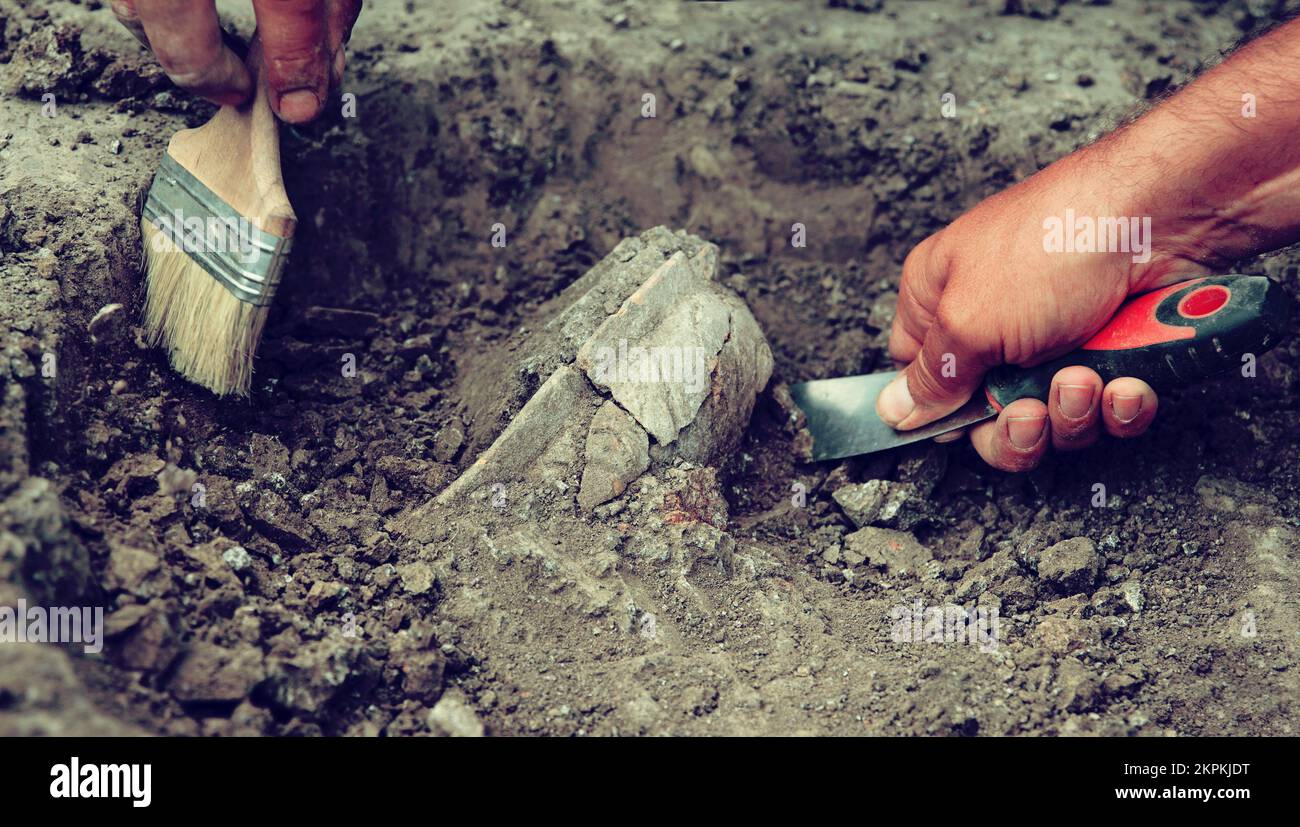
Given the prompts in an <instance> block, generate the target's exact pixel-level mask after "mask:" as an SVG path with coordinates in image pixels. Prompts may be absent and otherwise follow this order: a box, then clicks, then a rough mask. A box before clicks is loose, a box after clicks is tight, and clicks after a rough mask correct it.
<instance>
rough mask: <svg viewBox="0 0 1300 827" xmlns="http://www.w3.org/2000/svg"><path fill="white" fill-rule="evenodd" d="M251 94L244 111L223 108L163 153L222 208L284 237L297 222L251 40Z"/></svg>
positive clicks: (258, 48) (256, 43) (258, 47)
mask: <svg viewBox="0 0 1300 827" xmlns="http://www.w3.org/2000/svg"><path fill="white" fill-rule="evenodd" d="M246 65H247V66H248V71H249V74H250V75H252V78H253V87H254V89H255V90H256V92H255V94H254V95H253V97H252V100H250V101H249V102H248V103H245V104H244V105H243V106H240V107H234V106H223V107H221V109H220V111H218V112H217V114H216V115H214V116H212V120H210V121H208V122H207V123H205V124H204V125H203V126H200V127H198V128H197V129H184V130H181V131H180V132H177V133H176V134H175V135H174V136H172V139H171V143H169V144H168V145H167V152H168V154H169V155H171V156H172V157H173V158H175V159H176V161H177V162H179V163H180V165H181V166H183V167H185V168H186V169H187V170H189V171H190V172H191V173H192V174H193V175H194V176H195V177H196V178H198V179H199V180H200V181H202V182H203V183H204V184H205V185H207V187H208V188H209V189H211V190H212V191H213V192H215V193H216V194H217V195H219V196H221V198H222V199H224V200H225V202H226V203H227V204H229V205H230V206H231V207H233V208H234V209H235V210H237V211H238V212H239V214H240V215H243V216H246V217H247V218H248V219H249V220H251V221H252V222H253V223H254V224H256V225H257V226H258V227H259V228H260V229H262V230H263V231H265V232H268V233H271V234H273V235H278V236H280V237H281V238H289V237H291V236H292V235H293V231H294V228H295V227H296V226H297V223H298V219H297V217H296V216H295V215H294V212H293V207H292V206H291V205H290V204H289V196H288V194H287V193H286V192H285V191H284V178H283V176H282V175H281V173H280V126H279V122H278V120H277V119H276V117H275V113H274V112H273V111H271V101H270V97H269V92H268V91H267V88H266V78H265V77H264V73H263V71H262V43H261V41H260V40H259V39H258V37H257V36H256V35H254V36H253V40H252V42H250V43H249V45H248V58H247V61H246Z"/></svg>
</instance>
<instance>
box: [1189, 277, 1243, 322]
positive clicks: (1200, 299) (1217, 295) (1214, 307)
mask: <svg viewBox="0 0 1300 827" xmlns="http://www.w3.org/2000/svg"><path fill="white" fill-rule="evenodd" d="M1230 298H1232V291H1231V290H1229V289H1228V288H1226V287H1224V286H1223V285H1221V284H1210V285H1206V286H1205V287H1198V288H1196V289H1195V290H1193V291H1192V292H1190V293H1188V294H1187V295H1186V296H1183V300H1182V301H1180V302H1179V303H1178V315H1180V316H1182V317H1183V318H1184V319H1203V318H1205V317H1206V316H1212V315H1214V314H1215V313H1216V312H1218V310H1219V308H1221V307H1223V306H1224V305H1225V304H1227V303H1228V299H1230Z"/></svg>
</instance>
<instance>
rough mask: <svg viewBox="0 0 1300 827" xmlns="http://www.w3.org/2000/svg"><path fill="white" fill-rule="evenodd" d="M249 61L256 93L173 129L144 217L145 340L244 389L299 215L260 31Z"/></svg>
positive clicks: (217, 384)
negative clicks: (191, 125) (285, 173)
mask: <svg viewBox="0 0 1300 827" xmlns="http://www.w3.org/2000/svg"><path fill="white" fill-rule="evenodd" d="M246 63H247V66H248V69H249V72H250V74H251V75H252V77H253V86H254V89H255V90H256V92H255V94H254V95H253V97H252V100H250V101H249V102H248V103H246V104H245V105H243V106H241V107H233V106H223V107H222V108H221V109H220V111H218V112H217V114H216V115H214V116H213V117H212V119H211V120H210V121H208V122H207V123H206V124H204V125H203V126H200V127H198V128H197V129H185V130H182V131H180V132H178V133H176V135H175V136H173V137H172V139H171V142H170V143H169V144H168V145H167V152H166V154H165V155H164V156H163V160H162V164H161V165H160V166H159V169H158V172H157V174H156V175H155V176H154V180H153V186H152V187H150V189H149V195H148V197H147V198H146V199H145V205H144V211H143V215H142V216H141V220H140V230H141V234H142V235H143V237H144V253H145V255H144V272H145V284H146V298H145V310H144V324H145V330H146V333H147V335H148V339H149V342H150V344H151V345H158V344H160V343H161V344H163V345H165V346H166V348H167V352H168V355H169V356H170V359H171V363H172V367H174V368H175V369H176V371H177V372H178V373H180V374H181V375H182V376H184V377H185V378H187V379H189V380H190V381H192V382H196V383H198V384H200V385H202V386H203V387H205V388H208V389H209V390H211V391H212V392H213V393H215V394H216V395H217V396H226V395H229V394H234V395H237V396H247V395H248V389H249V385H250V384H251V382H252V377H253V356H254V354H255V353H256V351H257V344H258V341H259V340H260V339H261V336H262V328H263V327H264V326H265V325H266V317H267V313H268V311H269V306H270V304H271V300H272V298H273V297H274V295H275V289H276V286H277V284H278V283H279V281H280V274H281V273H282V271H283V270H284V265H285V263H286V261H287V257H288V254H289V250H290V247H291V244H292V238H293V231H294V227H295V226H296V225H297V218H296V217H295V216H294V212H293V207H292V206H290V204H289V198H288V195H286V193H285V191H284V181H283V179H282V178H281V174H280V133H279V126H278V124H277V121H276V117H275V113H274V112H272V111H271V104H270V101H269V99H268V97H267V90H266V82H265V79H264V78H263V77H262V72H261V66H262V50H261V47H260V44H259V41H258V39H257V38H256V36H254V38H253V40H252V42H251V43H250V44H249V46H248V54H247V61H246Z"/></svg>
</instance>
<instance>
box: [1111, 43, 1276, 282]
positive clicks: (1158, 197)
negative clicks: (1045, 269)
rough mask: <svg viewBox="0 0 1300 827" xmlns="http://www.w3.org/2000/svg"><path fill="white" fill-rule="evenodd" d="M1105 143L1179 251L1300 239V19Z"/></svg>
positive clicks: (1120, 174) (1126, 184)
mask: <svg viewBox="0 0 1300 827" xmlns="http://www.w3.org/2000/svg"><path fill="white" fill-rule="evenodd" d="M1096 151H1097V153H1098V155H1099V157H1100V159H1101V161H1102V165H1103V166H1104V167H1105V168H1106V169H1107V175H1108V177H1110V178H1112V180H1115V181H1116V186H1118V187H1120V188H1123V189H1125V190H1126V191H1127V192H1128V193H1129V196H1128V198H1127V199H1126V200H1127V202H1128V204H1127V206H1126V209H1129V210H1132V211H1134V212H1135V214H1142V215H1150V216H1152V218H1153V224H1154V234H1155V236H1156V244H1157V247H1158V248H1159V249H1161V250H1163V251H1165V252H1166V254H1167V255H1169V256H1174V257H1181V258H1184V259H1187V260H1191V261H1195V262H1198V263H1201V264H1205V265H1207V266H1210V267H1214V266H1220V265H1222V264H1224V263H1226V262H1228V261H1232V260H1234V259H1237V258H1242V257H1245V256H1249V255H1253V254H1255V253H1259V252H1263V251H1266V250H1271V249H1276V248H1278V247H1283V246H1286V245H1288V244H1291V243H1294V242H1295V241H1297V240H1300V20H1298V21H1293V22H1291V23H1289V24H1287V25H1285V26H1282V27H1280V28H1278V29H1277V30H1275V31H1273V32H1271V33H1269V34H1268V35H1266V36H1264V37H1261V38H1259V39H1257V40H1255V41H1254V42H1252V43H1249V44H1247V45H1246V46H1245V47H1243V48H1242V49H1240V50H1239V51H1238V52H1237V53H1235V54H1234V55H1232V56H1231V57H1230V58H1229V59H1228V60H1226V61H1224V62H1223V63H1222V64H1220V65H1219V66H1217V67H1215V68H1214V69H1212V70H1211V71H1209V72H1207V73H1206V74H1205V75H1203V76H1202V77H1200V78H1198V79H1197V80H1196V81H1195V82H1193V83H1191V84H1190V85H1188V86H1187V87H1186V88H1185V89H1183V90H1181V91H1180V92H1178V93H1177V94H1176V95H1174V96H1172V97H1171V98H1170V99H1169V100H1167V101H1165V102H1164V103H1162V104H1161V105H1160V106H1159V107H1157V108H1156V109H1154V110H1153V111H1152V112H1150V113H1148V114H1147V115H1145V116H1144V117H1142V118H1140V119H1139V120H1137V121H1136V122H1134V123H1133V124H1131V125H1130V126H1128V127H1126V128H1124V129H1122V130H1119V131H1117V132H1116V133H1114V134H1113V135H1112V136H1110V137H1109V138H1108V139H1107V140H1105V141H1103V142H1101V143H1099V144H1098V145H1097V146H1096Z"/></svg>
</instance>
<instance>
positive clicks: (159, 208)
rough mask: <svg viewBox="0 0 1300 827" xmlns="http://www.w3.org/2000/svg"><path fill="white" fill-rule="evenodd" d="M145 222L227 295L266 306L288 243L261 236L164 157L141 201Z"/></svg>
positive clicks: (290, 244) (276, 236)
mask: <svg viewBox="0 0 1300 827" xmlns="http://www.w3.org/2000/svg"><path fill="white" fill-rule="evenodd" d="M144 218H145V219H147V220H148V221H149V222H150V223H152V224H153V225H154V226H155V227H156V228H158V231H159V233H160V234H161V235H162V236H163V237H164V240H162V241H160V242H159V243H164V244H166V243H170V244H173V245H175V247H174V249H176V250H179V251H181V252H184V253H185V254H186V255H188V256H189V257H190V258H191V259H193V260H194V261H195V262H196V263H198V264H199V266H201V267H202V268H203V269H204V270H206V271H207V272H208V273H209V274H210V275H211V276H212V277H213V278H214V279H216V280H217V281H218V282H220V283H221V284H222V285H224V286H225V288H226V289H227V290H229V291H230V293H231V295H233V296H234V297H235V298H237V299H239V300H240V301H241V302H246V303H248V304H251V305H253V306H255V307H265V306H267V305H269V304H270V303H271V299H272V298H273V297H274V296H275V288H276V285H278V284H279V283H280V274H281V272H282V271H283V270H284V263H285V261H286V259H287V258H288V256H289V250H290V248H291V247H292V246H293V239H290V238H281V237H280V236H278V235H274V234H272V233H268V232H265V231H263V230H262V229H261V228H259V227H258V226H257V225H255V224H254V223H253V222H252V221H250V220H249V219H248V218H247V217H245V216H242V215H240V214H239V213H238V212H237V211H236V210H235V209H234V208H233V207H231V206H230V205H229V204H227V203H226V202H225V200H224V199H222V198H221V196H219V195H217V194H216V193H215V192H213V191H212V190H210V189H208V187H207V185H205V184H204V183H203V182H202V181H200V180H199V179H198V178H195V177H194V175H193V174H192V173H190V172H189V170H187V169H185V168H184V167H183V166H181V165H180V164H179V163H177V162H176V160H175V159H174V158H172V157H171V156H170V155H167V154H164V155H163V160H162V165H161V166H160V167H159V168H158V173H157V174H156V175H155V176H154V179H153V186H151V187H150V188H149V196H148V198H146V199H145V202H144Z"/></svg>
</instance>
